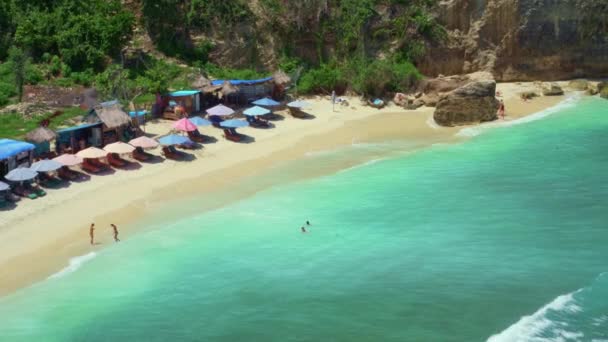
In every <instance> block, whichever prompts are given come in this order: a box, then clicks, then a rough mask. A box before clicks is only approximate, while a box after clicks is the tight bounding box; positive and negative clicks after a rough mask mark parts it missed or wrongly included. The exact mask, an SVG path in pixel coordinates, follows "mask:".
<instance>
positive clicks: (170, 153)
mask: <svg viewBox="0 0 608 342" xmlns="http://www.w3.org/2000/svg"><path fill="white" fill-rule="evenodd" d="M162 154H163V155H164V156H165V158H167V159H172V160H182V159H183V154H182V153H181V152H179V151H177V150H176V149H175V147H173V146H165V147H163V151H162Z"/></svg>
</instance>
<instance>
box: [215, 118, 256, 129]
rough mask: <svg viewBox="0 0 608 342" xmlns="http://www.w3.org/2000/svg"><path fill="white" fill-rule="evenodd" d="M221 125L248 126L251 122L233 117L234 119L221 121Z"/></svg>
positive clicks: (227, 126)
mask: <svg viewBox="0 0 608 342" xmlns="http://www.w3.org/2000/svg"><path fill="white" fill-rule="evenodd" d="M220 126H222V127H226V128H239V127H247V126H249V122H247V121H243V120H236V119H232V120H226V121H222V122H221V123H220Z"/></svg>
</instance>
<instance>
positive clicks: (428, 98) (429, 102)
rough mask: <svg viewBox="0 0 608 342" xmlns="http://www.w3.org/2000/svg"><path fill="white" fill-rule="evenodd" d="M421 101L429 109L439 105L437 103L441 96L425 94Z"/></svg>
mask: <svg viewBox="0 0 608 342" xmlns="http://www.w3.org/2000/svg"><path fill="white" fill-rule="evenodd" d="M420 99H421V100H422V101H423V102H424V105H425V106H427V107H435V106H436V105H437V102H438V101H439V95H437V94H424V95H422V97H421V98H420Z"/></svg>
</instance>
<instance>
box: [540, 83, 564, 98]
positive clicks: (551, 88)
mask: <svg viewBox="0 0 608 342" xmlns="http://www.w3.org/2000/svg"><path fill="white" fill-rule="evenodd" d="M543 95H544V96H557V95H564V91H563V90H562V87H560V86H559V85H558V84H557V83H551V84H549V85H544V86H543Z"/></svg>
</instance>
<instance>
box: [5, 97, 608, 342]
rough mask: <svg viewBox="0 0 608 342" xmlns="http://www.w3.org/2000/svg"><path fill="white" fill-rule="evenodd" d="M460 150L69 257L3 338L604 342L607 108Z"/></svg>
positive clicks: (578, 108)
mask: <svg viewBox="0 0 608 342" xmlns="http://www.w3.org/2000/svg"><path fill="white" fill-rule="evenodd" d="M540 117H542V115H540V116H539V118H540ZM527 121H529V120H527ZM478 133H481V134H479V135H477V134H478ZM470 135H477V136H475V137H474V138H472V139H471V140H469V141H467V142H465V143H461V144H456V145H439V146H435V147H433V148H430V149H426V150H423V151H418V152H417V153H414V154H407V155H406V154H404V155H400V154H395V150H396V146H397V147H398V146H399V144H400V143H399V142H390V143H387V144H386V145H383V144H377V145H373V146H367V147H366V148H365V155H366V157H367V159H371V160H374V162H368V163H364V164H363V165H361V166H359V167H354V168H350V169H347V170H344V171H341V172H337V173H335V174H332V175H330V176H325V177H319V178H315V179H312V180H307V181H300V182H296V183H289V184H286V185H285V184H284V185H280V186H276V187H273V188H271V189H270V190H267V191H264V192H261V193H258V194H256V195H255V196H253V197H250V198H247V199H245V200H242V201H239V202H237V203H234V204H231V205H229V206H226V207H223V208H221V209H218V210H215V211H212V212H207V213H202V214H198V215H194V216H190V215H188V216H184V217H183V218H181V219H179V220H176V221H174V222H172V223H171V224H170V225H168V226H164V227H160V226H159V227H151V228H154V229H152V230H150V231H148V232H146V233H142V234H140V235H138V236H136V237H133V238H131V239H129V240H126V241H123V242H121V243H120V244H117V245H115V246H113V247H110V248H107V249H104V250H102V251H101V252H98V253H97V254H89V255H86V256H83V257H81V258H79V259H74V260H73V262H72V263H71V265H70V266H69V267H68V268H67V269H66V270H64V271H63V273H61V274H59V275H58V276H56V277H54V278H52V279H49V280H47V281H44V282H42V283H40V284H37V285H35V286H33V287H31V288H28V289H24V290H22V291H20V292H18V293H16V294H14V295H11V296H9V297H6V298H4V299H2V300H0V340H2V341H4V340H7V341H41V340H44V341H110V340H121V341H122V340H125V341H132V340H147V341H167V340H185V341H200V340H225V341H238V340H255V341H259V340H264V341H268V340H272V341H320V340H335V341H354V340H356V341H484V340H487V339H489V340H490V341H493V342H496V341H591V340H593V339H596V340H608V248H607V246H608V210H607V204H608V203H607V202H608V200H607V198H608V182H607V180H608V173H607V172H606V170H607V169H608V153H606V151H608V140H607V139H606V138H607V137H608V102H606V101H604V100H601V99H597V98H584V99H582V100H580V101H579V102H577V103H576V104H571V105H567V106H562V107H560V109H559V110H557V111H555V112H552V113H551V115H550V116H548V117H545V118H543V119H542V120H538V121H533V122H524V123H522V124H521V125H515V126H511V127H503V128H495V129H491V130H484V131H483V132H475V134H470ZM370 149H372V150H374V151H375V152H374V153H372V154H369V153H368V152H369V150H370ZM354 153H361V146H353V147H352V148H349V149H346V150H342V151H334V152H332V153H328V154H323V155H315V156H311V157H310V158H309V159H308V160H307V161H306V165H307V167H319V168H322V167H323V165H326V164H327V163H328V162H329V161H330V160H333V161H335V160H339V159H340V158H342V159H348V158H349V156H352V155H353V154H354ZM290 167H292V168H296V169H300V168H301V167H302V163H301V162H300V164H294V165H292V166H290ZM279 171H280V172H283V173H289V168H282V169H280V170H278V171H277V172H279ZM275 176H276V175H275ZM208 196H209V194H201V196H200V198H194V199H191V200H189V205H191V206H192V207H197V206H202V204H204V203H206V202H208V201H212V200H213V198H209V197H208ZM161 214H162V213H161ZM307 219H309V220H311V222H312V226H310V227H308V233H307V234H302V233H301V232H300V226H301V225H302V224H303V223H304V222H305V221H306V220H307Z"/></svg>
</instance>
